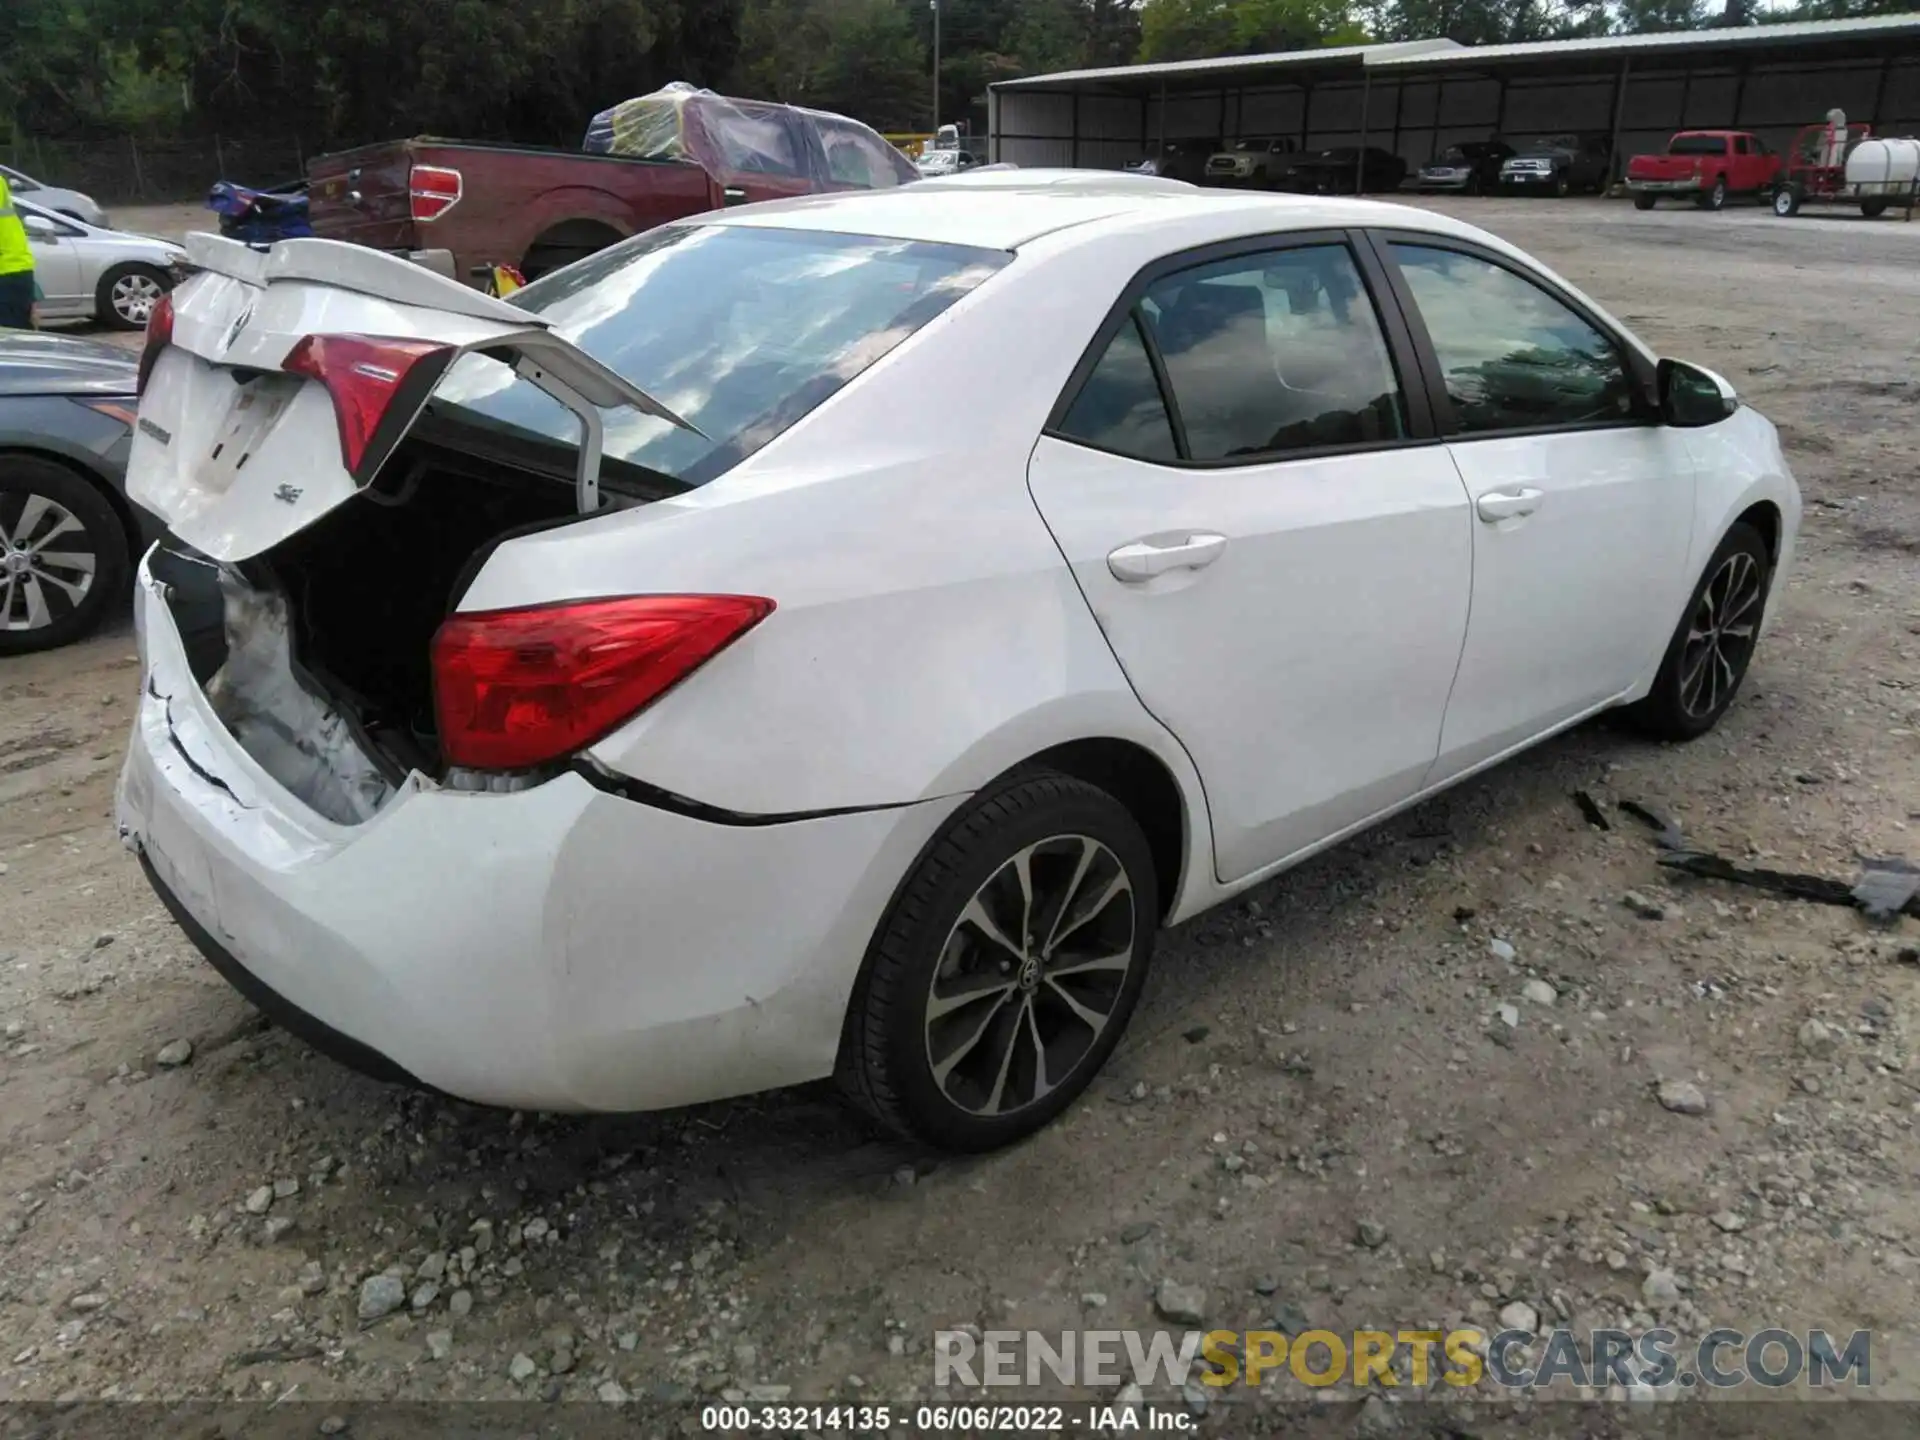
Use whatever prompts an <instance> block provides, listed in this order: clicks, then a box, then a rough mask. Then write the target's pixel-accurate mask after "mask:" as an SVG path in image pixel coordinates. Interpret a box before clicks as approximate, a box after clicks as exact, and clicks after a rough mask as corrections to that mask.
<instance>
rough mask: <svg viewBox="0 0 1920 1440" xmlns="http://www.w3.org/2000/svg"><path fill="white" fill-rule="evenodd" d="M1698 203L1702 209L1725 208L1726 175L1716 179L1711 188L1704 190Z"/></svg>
mask: <svg viewBox="0 0 1920 1440" xmlns="http://www.w3.org/2000/svg"><path fill="white" fill-rule="evenodd" d="M1697 203H1698V204H1699V206H1700V208H1701V209H1702V210H1724V209H1725V208H1726V205H1727V181H1726V177H1725V176H1721V177H1720V178H1719V179H1717V180H1715V181H1714V182H1713V187H1712V188H1711V189H1709V190H1702V191H1701V192H1700V198H1699V201H1698V202H1697Z"/></svg>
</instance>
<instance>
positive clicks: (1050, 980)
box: [926, 835, 1139, 1116]
mask: <svg viewBox="0 0 1920 1440" xmlns="http://www.w3.org/2000/svg"><path fill="white" fill-rule="evenodd" d="M1138 924H1139V916H1138V910H1137V907H1136V905H1135V898H1134V892H1133V881H1132V878H1131V877H1130V876H1129V875H1128V874H1127V871H1126V867H1125V866H1124V865H1122V864H1121V863H1120V860H1119V858H1118V857H1117V856H1116V855H1115V854H1114V853H1113V851H1112V850H1110V849H1108V848H1107V847H1106V846H1105V845H1103V844H1101V843H1100V842H1099V841H1098V840H1094V839H1092V838H1090V837H1089V836H1085V835H1056V836H1052V837H1050V838H1048V839H1045V840H1041V841H1038V842H1036V843H1035V844H1032V845H1028V846H1026V847H1025V848H1024V849H1021V850H1020V851H1018V852H1016V853H1015V854H1014V855H1013V857H1012V858H1011V859H1009V860H1007V861H1006V862H1005V863H1004V864H1002V865H1001V866H1000V867H999V868H998V869H997V870H995V871H994V872H993V874H992V875H990V876H989V877H988V878H987V881H986V883H985V884H983V885H982V886H981V887H980V888H979V889H978V890H977V891H975V892H974V895H973V898H972V899H971V900H969V901H968V902H967V904H966V907H965V908H964V909H963V910H962V911H961V912H960V917H959V919H957V920H956V921H955V922H954V924H953V927H952V929H951V930H950V931H949V932H948V935H947V939H946V943H945V945H944V946H943V947H942V950H941V955H940V963H939V964H938V965H937V966H936V967H935V968H934V973H933V980H932V982H931V984H930V986H929V987H928V995H927V1008H926V1058H927V1063H928V1065H929V1067H930V1068H931V1071H932V1075H933V1081H934V1084H935V1085H936V1086H937V1087H938V1088H939V1090H940V1091H941V1092H942V1093H943V1094H944V1095H945V1096H946V1098H947V1099H948V1100H949V1101H951V1102H952V1103H953V1104H955V1105H957V1106H959V1107H960V1108H961V1109H963V1110H966V1111H968V1112H969V1113H971V1114H975V1115H980V1116H1001V1115H1008V1114H1011V1113H1013V1112H1015V1111H1018V1110H1023V1109H1025V1108H1027V1107H1028V1106H1030V1105H1034V1104H1037V1103H1039V1102H1040V1101H1041V1100H1043V1099H1045V1098H1046V1097H1047V1096H1048V1095H1049V1094H1051V1093H1052V1092H1053V1091H1055V1090H1057V1089H1058V1088H1059V1087H1060V1086H1061V1084H1063V1083H1064V1082H1065V1081H1066V1080H1067V1078H1068V1077H1069V1076H1070V1075H1072V1074H1073V1072H1074V1071H1075V1069H1076V1068H1077V1067H1078V1066H1079V1064H1080V1062H1081V1060H1082V1059H1084V1058H1085V1057H1086V1056H1087V1054H1088V1053H1089V1052H1090V1051H1091V1050H1092V1049H1093V1048H1094V1045H1095V1043H1096V1042H1097V1041H1098V1040H1099V1039H1100V1037H1101V1036H1102V1035H1103V1034H1104V1033H1105V1032H1106V1030H1107V1027H1108V1025H1109V1023H1110V1022H1112V1020H1113V1019H1114V1012H1115V1010H1116V1008H1117V1007H1118V1005H1119V1001H1120V997H1121V994H1122V992H1123V990H1124V989H1125V986H1126V980H1127V975H1128V972H1129V971H1130V970H1131V969H1132V968H1133V964H1134V951H1135V948H1136V946H1135V938H1136V927H1137V925H1138Z"/></svg>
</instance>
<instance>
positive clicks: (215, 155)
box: [0, 135, 314, 205]
mask: <svg viewBox="0 0 1920 1440" xmlns="http://www.w3.org/2000/svg"><path fill="white" fill-rule="evenodd" d="M312 153H314V152H313V151H312V150H311V149H310V148H308V147H305V146H303V145H302V144H301V141H300V140H299V138H298V137H297V136H286V137H263V136H259V135H249V136H246V137H245V138H239V137H235V136H231V135H206V136H201V137H199V138H196V139H192V140H142V139H140V138H139V137H137V136H132V135H129V136H125V137H123V138H121V139H117V140H42V139H38V138H35V137H33V136H16V137H15V138H14V139H13V141H12V142H11V143H7V144H0V159H4V160H5V162H6V163H7V164H8V165H10V166H12V167H13V168H14V169H16V170H20V171H24V172H25V173H26V174H28V175H31V176H32V177H33V178H34V179H36V180H38V181H40V182H41V183H42V184H44V185H58V186H61V187H63V188H65V189H69V190H80V191H83V192H85V193H86V194H88V195H91V196H92V197H93V198H94V199H96V200H98V201H99V202H100V203H101V204H103V205H140V204H148V205H151V204H163V203H170V202H175V201H179V202H186V201H194V200H199V199H201V198H202V197H203V196H205V195H206V193H207V190H208V188H209V187H210V186H212V184H213V182H214V181H216V180H234V181H237V182H239V183H240V184H243V185H252V186H255V187H257V188H264V187H266V186H270V185H279V184H283V183H284V182H286V181H289V180H294V179H297V178H299V177H300V176H302V175H304V174H306V169H307V158H308V156H309V155H311V154H312Z"/></svg>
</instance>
